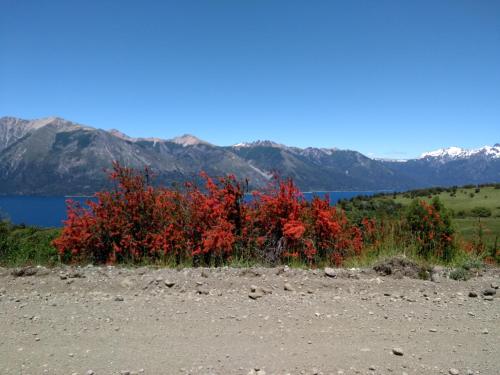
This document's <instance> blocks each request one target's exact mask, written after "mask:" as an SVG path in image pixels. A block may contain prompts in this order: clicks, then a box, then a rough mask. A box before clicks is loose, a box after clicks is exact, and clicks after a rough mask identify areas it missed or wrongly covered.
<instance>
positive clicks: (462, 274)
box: [449, 267, 470, 281]
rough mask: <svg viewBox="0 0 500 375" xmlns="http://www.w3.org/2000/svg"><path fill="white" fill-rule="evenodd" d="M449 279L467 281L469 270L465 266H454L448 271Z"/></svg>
mask: <svg viewBox="0 0 500 375" xmlns="http://www.w3.org/2000/svg"><path fill="white" fill-rule="evenodd" d="M449 276H450V279H452V280H457V281H467V280H469V278H470V274H469V271H467V270H466V269H465V268H462V267H460V268H455V269H454V270H453V271H451V272H450V275H449Z"/></svg>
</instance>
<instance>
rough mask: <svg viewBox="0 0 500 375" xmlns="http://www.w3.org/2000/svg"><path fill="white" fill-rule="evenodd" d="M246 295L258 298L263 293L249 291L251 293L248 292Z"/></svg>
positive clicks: (262, 295)
mask: <svg viewBox="0 0 500 375" xmlns="http://www.w3.org/2000/svg"><path fill="white" fill-rule="evenodd" d="M248 297H250V298H251V299H258V298H262V297H264V293H261V292H251V293H249V294H248Z"/></svg>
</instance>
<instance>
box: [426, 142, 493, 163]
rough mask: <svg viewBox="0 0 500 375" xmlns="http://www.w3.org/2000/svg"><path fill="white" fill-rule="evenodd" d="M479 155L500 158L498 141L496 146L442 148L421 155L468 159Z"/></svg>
mask: <svg viewBox="0 0 500 375" xmlns="http://www.w3.org/2000/svg"><path fill="white" fill-rule="evenodd" d="M478 155H485V156H488V157H491V158H500V145H499V144H498V143H497V144H495V145H494V146H484V147H480V148H476V149H465V148H460V147H448V148H440V149H439V150H436V151H431V152H426V153H423V154H422V155H421V156H420V159H426V158H439V159H466V158H470V157H472V156H478Z"/></svg>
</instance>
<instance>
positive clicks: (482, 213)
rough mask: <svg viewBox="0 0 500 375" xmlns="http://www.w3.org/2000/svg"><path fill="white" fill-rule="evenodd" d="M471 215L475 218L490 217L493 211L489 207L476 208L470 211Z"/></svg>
mask: <svg viewBox="0 0 500 375" xmlns="http://www.w3.org/2000/svg"><path fill="white" fill-rule="evenodd" d="M470 213H471V215H472V216H474V217H490V216H491V210H490V209H489V208H487V207H474V208H473V209H472V210H471V211H470Z"/></svg>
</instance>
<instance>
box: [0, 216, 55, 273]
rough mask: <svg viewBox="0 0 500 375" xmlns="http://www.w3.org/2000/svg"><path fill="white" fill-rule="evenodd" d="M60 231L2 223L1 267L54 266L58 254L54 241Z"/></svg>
mask: <svg viewBox="0 0 500 375" xmlns="http://www.w3.org/2000/svg"><path fill="white" fill-rule="evenodd" d="M59 233H60V230H59V229H43V228H35V227H24V226H15V225H12V224H10V223H8V222H5V221H3V222H0V265H3V266H18V265H25V264H33V265H35V264H40V265H54V264H56V263H57V262H58V254H57V251H56V249H55V248H54V246H53V245H52V241H53V240H54V239H55V238H56V237H57V236H58V235H59Z"/></svg>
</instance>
